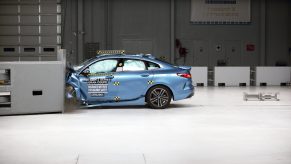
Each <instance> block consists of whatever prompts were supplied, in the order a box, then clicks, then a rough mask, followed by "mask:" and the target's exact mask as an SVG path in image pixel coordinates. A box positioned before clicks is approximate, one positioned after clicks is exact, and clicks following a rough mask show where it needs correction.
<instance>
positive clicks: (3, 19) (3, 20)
mask: <svg viewBox="0 0 291 164" xmlns="http://www.w3.org/2000/svg"><path fill="white" fill-rule="evenodd" d="M10 24H11V25H17V24H18V17H17V16H7V15H3V16H2V15H0V25H10Z"/></svg>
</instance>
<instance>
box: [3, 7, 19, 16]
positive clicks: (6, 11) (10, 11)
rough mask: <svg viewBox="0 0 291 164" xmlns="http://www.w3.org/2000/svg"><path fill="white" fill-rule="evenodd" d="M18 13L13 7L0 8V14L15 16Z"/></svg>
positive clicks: (16, 8)
mask: <svg viewBox="0 0 291 164" xmlns="http://www.w3.org/2000/svg"><path fill="white" fill-rule="evenodd" d="M17 12H18V7H17V6H15V5H5V6H0V14H15V13H17Z"/></svg>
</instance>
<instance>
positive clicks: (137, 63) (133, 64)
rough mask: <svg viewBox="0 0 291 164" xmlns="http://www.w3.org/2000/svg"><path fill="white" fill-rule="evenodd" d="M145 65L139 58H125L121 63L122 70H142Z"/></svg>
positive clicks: (144, 68)
mask: <svg viewBox="0 0 291 164" xmlns="http://www.w3.org/2000/svg"><path fill="white" fill-rule="evenodd" d="M144 70H146V65H145V63H144V62H143V61H141V60H133V59H125V60H124V63H123V71H144Z"/></svg>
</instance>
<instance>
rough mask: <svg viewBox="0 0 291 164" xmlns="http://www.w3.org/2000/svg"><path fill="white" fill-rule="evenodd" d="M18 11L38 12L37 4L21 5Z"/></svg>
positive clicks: (24, 12) (25, 12)
mask: <svg viewBox="0 0 291 164" xmlns="http://www.w3.org/2000/svg"><path fill="white" fill-rule="evenodd" d="M20 11H21V13H22V14H36V15H37V14H38V12H39V6H38V5H23V6H20Z"/></svg>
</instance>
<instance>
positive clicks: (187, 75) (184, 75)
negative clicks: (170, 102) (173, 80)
mask: <svg viewBox="0 0 291 164" xmlns="http://www.w3.org/2000/svg"><path fill="white" fill-rule="evenodd" d="M177 75H178V76H180V77H184V78H187V79H190V78H191V74H190V73H177Z"/></svg>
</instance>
